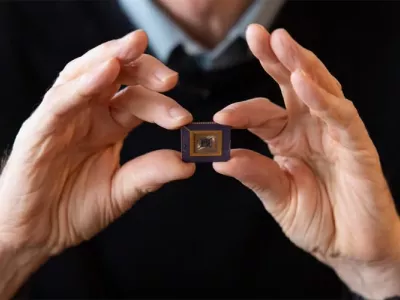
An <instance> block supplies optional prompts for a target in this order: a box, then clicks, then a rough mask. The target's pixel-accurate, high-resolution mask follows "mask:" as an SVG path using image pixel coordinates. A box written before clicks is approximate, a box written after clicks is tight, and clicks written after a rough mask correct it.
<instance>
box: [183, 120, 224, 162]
mask: <svg viewBox="0 0 400 300" xmlns="http://www.w3.org/2000/svg"><path fill="white" fill-rule="evenodd" d="M230 151H231V128H230V127H229V126H225V125H221V124H217V123H214V122H194V123H191V124H188V125H186V126H184V127H182V128H181V152H182V160H183V161H185V162H217V161H227V160H229V159H230Z"/></svg>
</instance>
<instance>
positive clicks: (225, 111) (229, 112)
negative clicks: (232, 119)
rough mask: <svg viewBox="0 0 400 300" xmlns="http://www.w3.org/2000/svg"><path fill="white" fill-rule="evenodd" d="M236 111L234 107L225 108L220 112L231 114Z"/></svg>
mask: <svg viewBox="0 0 400 300" xmlns="http://www.w3.org/2000/svg"><path fill="white" fill-rule="evenodd" d="M233 112H235V109H233V108H224V109H223V110H221V111H220V113H225V114H231V113H233Z"/></svg>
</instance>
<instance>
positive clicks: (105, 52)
mask: <svg viewBox="0 0 400 300" xmlns="http://www.w3.org/2000/svg"><path fill="white" fill-rule="evenodd" d="M147 43H148V40H147V35H146V34H145V32H144V31H143V30H137V31H134V32H131V33H129V34H127V35H126V36H124V37H123V38H121V39H118V40H112V41H108V42H106V43H103V44H101V45H99V46H97V47H95V48H93V49H91V50H89V51H88V52H86V53H85V54H84V55H82V56H81V57H78V58H76V59H74V60H73V61H71V62H70V63H68V64H67V65H66V66H65V68H64V70H62V71H61V72H60V74H59V77H58V79H57V81H56V83H55V85H58V84H62V83H65V82H67V81H70V80H73V79H75V78H77V77H79V76H81V75H82V74H84V73H86V72H88V71H89V70H91V69H93V68H95V67H96V66H98V65H100V64H101V63H102V62H104V61H108V60H110V59H112V58H116V59H117V60H118V61H119V62H120V63H121V64H122V65H125V64H129V63H131V62H132V61H134V60H136V59H137V58H139V56H140V55H142V54H143V52H144V51H145V49H146V47H147Z"/></svg>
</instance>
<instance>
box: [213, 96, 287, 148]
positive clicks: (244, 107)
mask: <svg viewBox="0 0 400 300" xmlns="http://www.w3.org/2000/svg"><path fill="white" fill-rule="evenodd" d="M214 121H215V122H216V123H219V124H223V125H229V126H232V127H233V128H240V129H244V128H245V129H250V130H251V131H252V132H253V133H254V134H256V135H257V136H259V137H260V138H261V139H263V140H264V141H268V140H270V139H273V138H275V137H276V136H278V135H279V134H280V133H281V132H282V131H283V130H284V128H285V127H286V124H287V122H288V115H287V112H286V110H285V109H283V108H282V107H280V106H278V105H276V104H274V103H272V102H271V101H269V100H268V99H265V98H255V99H250V100H247V101H243V102H237V103H234V104H231V105H229V106H227V107H225V108H224V109H223V110H221V111H219V112H217V113H216V114H215V115H214Z"/></svg>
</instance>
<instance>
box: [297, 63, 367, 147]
mask: <svg viewBox="0 0 400 300" xmlns="http://www.w3.org/2000/svg"><path fill="white" fill-rule="evenodd" d="M291 81H292V84H293V88H294V90H295V92H296V93H297V95H298V97H299V98H300V99H301V100H302V101H303V102H304V103H305V104H306V105H307V106H308V107H309V108H310V112H311V114H313V115H315V116H317V117H319V118H320V119H321V120H322V121H323V122H325V123H326V124H327V125H328V127H329V129H330V133H331V134H332V135H333V136H334V137H335V139H337V140H339V141H340V142H342V143H343V144H344V145H346V146H347V147H351V146H352V145H354V142H356V141H357V140H359V139H360V138H365V134H366V129H365V127H364V126H363V123H362V121H361V119H360V117H359V115H358V113H357V110H356V108H355V107H354V105H353V103H352V102H351V101H349V100H347V99H344V98H339V97H335V96H333V95H331V94H330V93H328V92H327V91H325V90H324V89H322V88H321V87H319V85H317V84H316V83H315V82H314V81H313V80H312V79H311V78H310V77H309V76H308V75H307V74H306V73H305V72H304V71H302V70H297V71H295V72H294V73H293V74H292V76H291Z"/></svg>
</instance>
